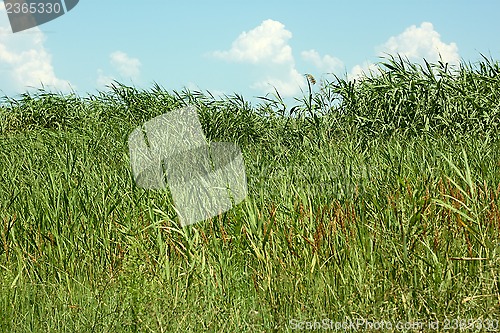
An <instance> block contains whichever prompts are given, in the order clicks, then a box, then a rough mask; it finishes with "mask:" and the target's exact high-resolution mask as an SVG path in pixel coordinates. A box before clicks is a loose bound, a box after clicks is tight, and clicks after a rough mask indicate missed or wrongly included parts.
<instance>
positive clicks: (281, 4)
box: [0, 0, 500, 100]
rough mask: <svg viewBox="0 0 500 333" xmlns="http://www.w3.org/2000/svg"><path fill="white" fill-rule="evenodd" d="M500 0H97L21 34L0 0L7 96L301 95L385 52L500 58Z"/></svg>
mask: <svg viewBox="0 0 500 333" xmlns="http://www.w3.org/2000/svg"><path fill="white" fill-rule="evenodd" d="M499 12H500V1H497V0H491V1H475V2H471V1H466V0H434V1H428V0H420V1H400V0H399V1H393V0H385V1H384V0H381V1H368V0H367V1H314V0H311V1H307V2H306V1H300V2H299V1H297V2H291V1H276V0H267V1H261V0H254V1H234V0H233V1H218V0H216V1H186V2H180V1H175V2H174V1H156V0H155V1H153V0H150V1H148V0H144V1H140V2H139V1H112V0H108V1H102V0H101V1H96V0H80V2H79V4H78V5H77V6H76V7H75V8H74V9H73V10H71V11H70V12H68V13H67V14H65V15H63V16H61V17H59V18H57V19H55V20H53V21H50V22H48V23H45V24H43V25H41V26H39V27H37V28H33V29H30V30H27V31H24V32H19V33H15V34H13V33H12V31H11V29H10V26H9V21H8V18H7V14H6V12H5V10H4V5H3V1H2V2H0V96H1V95H9V96H12V97H15V96H16V95H17V94H19V93H21V92H25V91H27V90H30V88H28V87H40V83H39V82H43V83H44V85H45V86H46V87H49V88H51V89H53V90H55V91H62V92H68V91H70V90H71V89H73V90H74V91H76V92H77V93H78V94H79V95H81V96H85V95H87V94H88V93H91V94H94V93H96V92H97V91H98V90H100V91H102V90H106V89H107V88H106V85H108V84H109V83H110V82H111V81H112V80H113V79H116V80H118V81H120V82H123V83H125V84H129V85H135V86H136V87H138V88H141V89H149V88H151V87H152V86H153V83H154V82H157V83H158V84H160V85H161V86H163V87H164V88H166V89H168V90H172V89H176V90H180V89H182V88H183V87H187V88H190V89H200V90H209V91H211V92H212V93H214V94H233V93H239V94H242V95H243V96H244V97H245V98H246V99H248V100H255V97H256V96H264V95H265V94H266V93H268V92H270V91H272V90H273V87H276V88H277V89H278V91H279V92H280V93H281V94H282V95H284V96H287V97H294V96H295V97H300V95H301V92H300V88H302V89H304V88H305V84H306V83H305V79H304V76H303V74H304V73H311V74H312V75H313V76H315V77H316V79H317V80H319V79H321V78H328V73H335V74H337V75H344V74H347V75H349V76H350V77H355V76H356V75H357V74H359V73H360V72H361V71H362V70H364V71H366V70H368V69H369V68H372V66H373V63H376V62H377V61H379V56H380V55H382V54H383V53H391V54H396V53H400V54H403V55H405V56H407V57H408V58H410V59H411V60H413V61H419V60H421V58H422V57H425V58H426V59H428V60H430V61H436V60H437V59H438V57H439V56H438V54H441V56H442V57H443V60H445V61H447V62H450V63H458V62H459V61H460V60H465V61H467V62H469V61H470V62H475V61H478V60H480V53H483V54H485V55H487V56H491V57H492V58H493V59H496V60H498V59H500V34H499V32H500V23H499V20H498V13H499Z"/></svg>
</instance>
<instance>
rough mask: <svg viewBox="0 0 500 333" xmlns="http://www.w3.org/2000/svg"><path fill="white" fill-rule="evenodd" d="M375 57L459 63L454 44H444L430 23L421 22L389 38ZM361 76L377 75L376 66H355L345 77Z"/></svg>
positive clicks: (417, 61) (415, 61)
mask: <svg viewBox="0 0 500 333" xmlns="http://www.w3.org/2000/svg"><path fill="white" fill-rule="evenodd" d="M376 50H377V51H378V52H377V55H378V56H381V57H386V56H387V55H388V54H389V55H392V56H397V55H398V54H399V55H401V56H402V57H403V58H408V60H409V61H411V62H413V63H420V64H422V63H423V59H424V58H425V59H426V60H427V61H428V62H430V63H436V62H437V61H440V60H442V61H443V62H445V63H446V62H447V63H449V64H452V65H457V64H458V63H459V62H460V55H459V54H458V47H457V45H456V44H455V43H449V44H446V43H444V42H443V41H442V40H441V35H440V34H439V33H438V32H437V31H436V30H434V26H433V25H432V23H430V22H423V23H422V24H421V25H420V27H417V26H416V25H412V26H410V27H408V28H407V29H406V30H405V31H403V32H402V33H400V34H399V35H397V36H392V37H390V38H389V39H388V40H387V41H386V42H385V43H383V44H382V45H379V46H378V47H377V48H376ZM363 74H368V75H370V74H375V75H378V74H379V70H378V68H377V66H376V65H375V64H373V63H370V62H364V63H363V64H361V65H356V66H354V67H353V68H352V70H351V72H350V73H349V74H348V75H347V77H348V79H349V80H352V79H356V78H359V77H360V76H362V75H363Z"/></svg>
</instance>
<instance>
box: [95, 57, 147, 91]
mask: <svg viewBox="0 0 500 333" xmlns="http://www.w3.org/2000/svg"><path fill="white" fill-rule="evenodd" d="M109 62H110V64H111V66H112V67H113V69H114V70H115V71H116V72H117V73H118V78H117V77H116V76H114V75H109V74H106V73H105V72H104V71H103V70H102V69H100V68H99V69H98V70H97V79H96V84H97V87H98V88H104V87H107V86H109V85H111V84H112V83H113V81H119V82H120V80H123V79H131V80H138V79H139V77H140V75H141V70H140V68H141V66H142V64H141V62H140V61H139V59H137V58H131V57H129V56H128V55H127V54H126V53H125V52H122V51H115V52H112V53H111V54H110V55H109Z"/></svg>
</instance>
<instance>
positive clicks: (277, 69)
mask: <svg viewBox="0 0 500 333" xmlns="http://www.w3.org/2000/svg"><path fill="white" fill-rule="evenodd" d="M290 38H292V33H291V32H290V31H288V30H286V29H285V26H284V25H283V24H282V23H281V22H278V21H274V20H265V21H263V22H262V23H261V24H260V25H259V26H257V27H256V28H254V29H252V30H250V31H248V32H242V33H241V34H240V35H239V36H238V38H236V40H235V41H234V42H233V43H232V46H231V48H230V49H229V50H227V51H215V52H212V56H214V57H216V58H219V59H223V60H226V61H235V62H242V63H250V64H253V65H255V67H254V74H255V73H257V76H261V77H263V79H259V80H257V82H254V83H253V84H252V85H251V86H250V87H251V88H253V89H258V90H260V91H262V92H266V93H268V92H274V87H275V88H276V89H277V90H278V92H279V93H280V94H281V95H282V96H283V97H290V96H295V95H297V94H298V93H300V89H301V87H302V88H303V87H305V78H304V77H303V76H302V75H301V74H300V73H299V72H298V71H297V69H296V68H295V59H294V57H293V54H292V48H291V47H290V45H289V44H288V40H289V39H290Z"/></svg>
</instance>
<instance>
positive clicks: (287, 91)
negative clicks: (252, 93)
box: [251, 67, 306, 97]
mask: <svg viewBox="0 0 500 333" xmlns="http://www.w3.org/2000/svg"><path fill="white" fill-rule="evenodd" d="M305 82H306V81H305V78H304V76H303V75H302V74H300V73H299V72H298V71H297V70H296V69H295V68H294V67H290V68H289V70H288V72H286V73H283V75H282V76H281V77H276V76H275V77H272V76H268V77H267V78H266V79H264V80H261V81H258V82H255V83H254V84H253V85H252V86H251V88H254V89H258V90H261V91H264V92H266V93H273V92H274V88H276V90H278V92H279V93H280V95H281V96H282V97H290V96H296V95H297V94H298V93H299V92H300V89H301V88H304V87H305Z"/></svg>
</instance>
